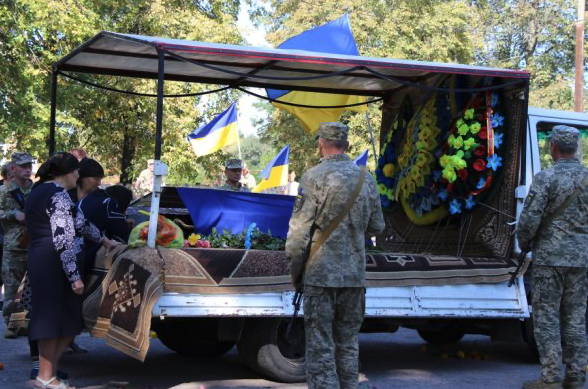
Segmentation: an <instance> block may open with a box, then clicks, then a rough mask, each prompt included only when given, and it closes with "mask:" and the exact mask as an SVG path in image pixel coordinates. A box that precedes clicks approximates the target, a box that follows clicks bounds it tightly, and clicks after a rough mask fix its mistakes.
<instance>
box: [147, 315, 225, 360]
mask: <svg viewBox="0 0 588 389" xmlns="http://www.w3.org/2000/svg"><path fill="white" fill-rule="evenodd" d="M155 332H156V333H157V337H158V338H159V340H161V343H163V345H164V346H165V347H167V348H169V349H170V350H173V351H175V352H177V353H180V354H183V355H188V356H191V357H196V358H202V359H205V358H218V357H220V356H221V355H223V354H226V353H227V352H228V351H229V350H231V349H232V348H233V346H234V345H235V343H234V342H221V341H219V340H218V321H217V320H216V319H167V320H162V321H159V322H158V323H157V325H156V326H155Z"/></svg>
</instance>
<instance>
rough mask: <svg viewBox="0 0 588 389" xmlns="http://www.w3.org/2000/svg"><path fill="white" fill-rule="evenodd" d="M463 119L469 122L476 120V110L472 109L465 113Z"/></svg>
mask: <svg viewBox="0 0 588 389" xmlns="http://www.w3.org/2000/svg"><path fill="white" fill-rule="evenodd" d="M463 117H464V118H465V119H468V120H471V119H473V118H474V109H473V108H470V109H468V110H467V111H465V114H464V115H463Z"/></svg>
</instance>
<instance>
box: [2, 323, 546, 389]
mask: <svg viewBox="0 0 588 389" xmlns="http://www.w3.org/2000/svg"><path fill="white" fill-rule="evenodd" d="M3 333H4V325H3V324H0V334H3ZM78 343H79V344H81V345H83V346H84V347H87V348H88V349H89V350H90V353H88V354H70V355H65V356H64V357H63V360H62V369H63V370H65V371H68V372H70V374H71V375H72V380H71V381H72V383H74V384H75V385H77V387H78V388H85V389H98V388H104V387H107V386H106V384H108V383H109V382H111V381H123V382H128V383H129V388H132V389H145V388H150V389H153V388H156V389H163V388H174V389H202V388H204V389H210V388H305V387H306V386H305V385H301V384H296V385H285V384H279V383H274V382H270V381H266V380H263V379H260V378H259V377H258V376H256V375H255V374H254V373H252V372H251V371H250V370H249V369H248V368H247V367H246V366H245V365H244V364H243V363H242V362H241V360H240V358H239V355H238V353H237V351H236V349H233V350H231V351H230V352H229V353H228V354H226V355H224V356H223V357H221V358H219V359H216V360H210V361H204V362H203V361H197V360H194V359H190V358H187V357H182V356H180V355H178V354H175V353H174V352H172V351H170V350H168V349H166V348H165V347H164V346H163V345H162V344H161V343H160V342H159V341H158V340H156V339H153V340H152V342H151V348H150V350H149V354H148V355H147V359H146V361H145V362H144V363H141V362H138V361H136V360H134V359H132V358H130V357H127V356H126V355H124V354H122V353H120V352H118V351H116V350H114V349H112V348H110V347H109V346H107V345H106V344H105V343H104V342H103V341H102V340H101V339H94V338H91V337H90V336H88V335H87V334H83V335H81V336H80V337H78ZM360 346H361V347H360V348H361V350H360V354H361V355H360V359H361V377H360V380H361V381H363V383H362V385H361V387H362V388H370V389H373V388H377V389H382V388H402V389H405V388H406V389H425V388H426V389H431V388H435V389H449V388H452V389H453V388H476V389H510V388H513V389H514V388H517V389H518V388H520V387H521V383H522V381H525V380H528V379H534V378H536V377H537V375H538V374H539V366H538V365H536V364H535V363H534V362H533V359H532V357H531V354H530V352H529V351H527V348H526V346H525V344H522V343H520V344H509V343H492V342H490V340H489V338H487V337H484V336H466V337H465V338H464V339H463V340H462V342H460V343H459V345H456V346H454V347H441V348H433V347H430V346H426V345H425V343H424V342H423V341H422V340H421V339H420V338H419V337H418V335H417V334H416V332H415V331H411V330H404V329H403V330H400V331H398V332H396V333H395V334H362V335H361V337H360ZM460 351H461V352H464V354H465V355H463V354H461V353H460ZM458 354H459V355H458ZM460 357H463V359H462V358H460ZM0 362H2V363H3V364H4V370H0V388H1V389H13V388H31V387H32V386H33V383H32V381H29V380H28V379H27V376H28V373H29V368H30V363H29V358H28V347H27V344H26V340H25V339H24V338H20V339H17V340H6V339H4V338H0Z"/></svg>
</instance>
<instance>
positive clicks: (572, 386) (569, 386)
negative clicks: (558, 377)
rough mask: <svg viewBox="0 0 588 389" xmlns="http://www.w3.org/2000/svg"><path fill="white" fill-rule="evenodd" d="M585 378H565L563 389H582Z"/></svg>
mask: <svg viewBox="0 0 588 389" xmlns="http://www.w3.org/2000/svg"><path fill="white" fill-rule="evenodd" d="M585 384H586V378H584V377H581V378H576V377H566V378H565V379H564V382H563V385H562V386H563V388H564V389H584V387H585Z"/></svg>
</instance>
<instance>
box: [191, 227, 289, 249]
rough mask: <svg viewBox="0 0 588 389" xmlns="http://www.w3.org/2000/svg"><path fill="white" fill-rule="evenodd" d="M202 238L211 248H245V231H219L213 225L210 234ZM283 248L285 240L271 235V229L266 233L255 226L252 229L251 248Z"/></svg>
mask: <svg viewBox="0 0 588 389" xmlns="http://www.w3.org/2000/svg"><path fill="white" fill-rule="evenodd" d="M202 239H204V240H207V241H208V242H209V243H210V247H212V248H231V249H244V248H245V231H243V232H241V233H238V234H233V233H232V232H231V231H228V230H227V229H223V232H222V233H219V232H218V231H217V229H216V228H214V227H213V228H212V232H211V233H210V235H208V236H206V237H203V238H202ZM285 248H286V242H285V240H284V239H282V238H278V237H275V236H272V233H271V231H268V233H267V234H266V233H264V232H262V231H261V230H260V229H259V228H257V227H255V228H253V229H252V231H251V249H254V250H284V249H285Z"/></svg>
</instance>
